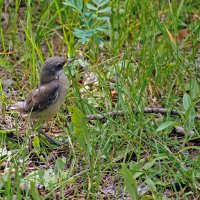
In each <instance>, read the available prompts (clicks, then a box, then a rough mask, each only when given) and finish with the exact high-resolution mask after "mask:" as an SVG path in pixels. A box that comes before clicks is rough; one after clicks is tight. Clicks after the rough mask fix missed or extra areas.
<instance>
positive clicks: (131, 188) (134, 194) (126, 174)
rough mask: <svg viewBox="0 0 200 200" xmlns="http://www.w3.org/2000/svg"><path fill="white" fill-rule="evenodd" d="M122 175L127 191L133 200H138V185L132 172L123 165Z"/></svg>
mask: <svg viewBox="0 0 200 200" xmlns="http://www.w3.org/2000/svg"><path fill="white" fill-rule="evenodd" d="M120 172H121V174H122V176H123V178H124V182H125V186H126V190H127V191H128V193H129V195H130V196H131V199H135V200H137V199H138V191H137V184H136V181H135V179H134V178H133V175H132V173H131V171H130V170H129V169H128V168H127V167H126V166H125V165H124V164H123V165H122V169H121V171H120Z"/></svg>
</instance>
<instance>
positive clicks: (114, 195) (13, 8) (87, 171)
mask: <svg viewBox="0 0 200 200" xmlns="http://www.w3.org/2000/svg"><path fill="white" fill-rule="evenodd" d="M63 2H65V3H66V2H68V6H67V5H66V4H63V3H62V1H58V0H53V1H49V0H47V1H36V2H35V1H30V0H26V1H19V0H16V1H15V3H10V4H8V2H7V1H2V4H1V3H0V7H2V5H4V6H3V7H2V13H3V14H4V15H3V16H5V18H6V19H5V20H4V21H1V22H0V23H1V26H0V40H1V46H0V53H1V54H0V64H1V65H0V72H1V74H2V76H1V78H0V100H1V101H0V105H1V110H0V112H1V116H0V139H1V140H0V142H1V147H0V150H1V152H0V166H1V169H0V172H1V173H0V196H1V197H2V199H13V198H16V199H30V198H32V199H55V198H58V199H70V198H71V199H126V198H127V197H131V198H132V199H198V198H199V193H200V184H199V180H200V174H199V171H200V167H199V166H200V157H199V153H200V147H199V144H200V143H199V141H200V134H199V133H200V125H199V124H200V123H199V121H198V120H194V115H195V114H197V113H199V112H200V102H199V98H200V88H199V82H200V79H199V78H200V77H199V70H200V68H199V67H200V66H199V62H200V61H199V59H200V55H199V53H200V52H199V39H200V38H199V36H200V26H199V17H200V16H199V6H200V3H198V1H190V0H185V1H184V0H182V1H172V2H171V3H170V2H168V1H147V0H142V1H139V0H137V1H108V2H107V1H106V0H104V1H98V2H99V5H100V2H105V4H104V5H103V6H102V7H98V4H97V5H95V3H92V2H91V1H84V2H85V5H84V6H86V3H90V4H92V5H93V6H96V7H95V8H93V7H92V8H91V9H89V8H88V7H87V9H86V10H87V11H88V12H90V13H91V16H92V17H94V18H92V17H91V18H89V17H88V16H87V13H85V12H84V10H83V9H80V8H81V5H78V4H77V5H75V4H73V2H74V1H73V0H71V1H67V0H66V1H65V0H63ZM77 2H81V1H77ZM94 2H97V1H94ZM106 2H107V3H106ZM96 8H97V9H96ZM95 9H96V10H95ZM101 9H106V10H104V11H100V12H99V10H101ZM106 11H108V12H106ZM5 14H6V15H5ZM98 17H99V18H98ZM105 17H107V18H109V22H107V21H105V20H103V18H105ZM105 27H106V28H105ZM100 28H101V31H99V30H100ZM183 28H187V29H188V30H189V31H190V34H189V35H187V37H186V39H185V40H184V41H183V44H182V46H183V48H181V45H180V44H178V42H176V39H175V38H176V36H177V35H178V33H179V31H180V30H181V29H183ZM81 31H84V33H85V34H86V35H83V34H82V33H83V32H81ZM94 31H95V34H93V33H94ZM80 33H81V34H80ZM87 34H88V35H87ZM101 41H103V42H101ZM53 55H60V56H65V57H68V58H71V57H76V58H78V59H77V61H75V62H74V64H73V65H71V66H70V67H69V68H68V69H66V74H68V76H69V78H70V79H71V82H72V86H71V91H70V92H69V94H68V95H67V99H66V102H65V104H64V105H63V107H62V109H61V111H60V112H59V113H58V114H57V117H56V118H55V119H53V120H52V121H53V125H51V129H48V128H46V130H47V131H48V132H49V133H50V134H51V135H52V137H54V138H55V139H57V140H59V141H61V142H64V143H65V145H63V146H60V147H56V146H53V145H51V144H49V143H48V141H46V139H45V138H43V137H41V138H38V137H37V133H35V131H34V130H35V127H33V126H31V125H29V124H27V123H25V121H24V120H22V119H20V118H19V117H18V115H17V114H15V113H13V112H11V111H10V110H9V109H8V108H7V105H8V104H12V103H14V102H15V101H19V100H23V99H24V98H25V97H26V96H27V94H28V93H29V92H30V90H31V89H32V88H34V87H36V86H37V84H38V78H39V72H40V69H41V66H42V64H43V62H44V61H45V59H46V58H47V57H49V56H53ZM84 66H86V67H87V68H88V69H89V72H90V73H91V74H92V73H94V74H95V76H96V77H97V82H95V83H94V82H93V83H88V84H86V85H84V84H81V83H80V80H81V77H82V76H83V75H84V73H83V68H84ZM90 73H87V74H86V77H87V76H89V75H90ZM91 76H92V78H94V75H91ZM86 77H83V80H86ZM8 80H9V81H10V83H11V84H10V83H9V82H6V81H8ZM113 91H114V92H115V93H117V100H116V101H114V100H113V96H112V95H113V93H112V92H113ZM145 107H163V108H168V109H172V108H173V109H176V110H177V111H178V112H179V113H180V117H178V116H171V115H170V114H167V115H163V116H162V115H157V114H145V113H144V108H145ZM132 108H134V109H135V110H137V111H138V112H137V113H134V112H133V111H132ZM121 110H122V111H123V112H124V116H116V117H111V116H108V117H105V118H104V119H103V120H93V121H87V119H85V116H86V115H89V114H94V113H108V112H111V111H121ZM68 113H70V114H71V115H72V117H71V119H70V120H68V119H67V115H68ZM165 122H166V123H165ZM164 123H165V124H164ZM176 125H179V126H181V127H183V128H184V129H185V133H184V134H180V133H175V132H174V131H173V128H174V126H176ZM162 127H164V128H163V129H162ZM57 129H58V130H57ZM159 129H162V130H160V131H158V130H159Z"/></svg>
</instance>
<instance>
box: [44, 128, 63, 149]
mask: <svg viewBox="0 0 200 200" xmlns="http://www.w3.org/2000/svg"><path fill="white" fill-rule="evenodd" d="M40 133H41V134H42V135H43V136H45V138H46V139H47V140H48V142H49V143H51V144H54V145H57V146H60V145H61V143H60V142H58V141H56V140H54V139H53V138H51V137H50V136H49V135H48V134H47V133H45V131H43V130H42V129H41V130H40Z"/></svg>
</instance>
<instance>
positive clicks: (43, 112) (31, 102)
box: [10, 56, 74, 121]
mask: <svg viewBox="0 0 200 200" xmlns="http://www.w3.org/2000/svg"><path fill="white" fill-rule="evenodd" d="M72 61H74V59H72V60H66V59H64V58H62V57H57V56H56V57H50V58H47V60H46V61H45V63H44V65H43V67H42V70H41V73H40V81H39V86H38V88H36V89H33V90H32V91H31V92H30V94H29V95H28V97H27V98H26V100H25V101H22V102H17V103H16V104H14V105H12V106H11V107H10V108H11V110H16V111H18V112H20V113H21V114H22V116H24V117H27V116H30V118H32V119H39V120H40V121H49V120H50V119H51V118H53V117H54V116H55V114H56V113H57V112H58V111H59V109H60V107H61V105H62V104H63V103H64V101H65V98H66V94H67V92H68V90H69V82H68V79H67V77H66V76H65V74H64V70H63V67H64V65H66V64H69V63H71V62H72Z"/></svg>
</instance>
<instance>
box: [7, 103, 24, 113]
mask: <svg viewBox="0 0 200 200" xmlns="http://www.w3.org/2000/svg"><path fill="white" fill-rule="evenodd" d="M24 104H25V102H23V101H19V102H17V103H15V104H13V105H11V106H10V109H11V110H16V111H17V112H20V113H22V114H24V113H25V109H24V107H25V106H24Z"/></svg>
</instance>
